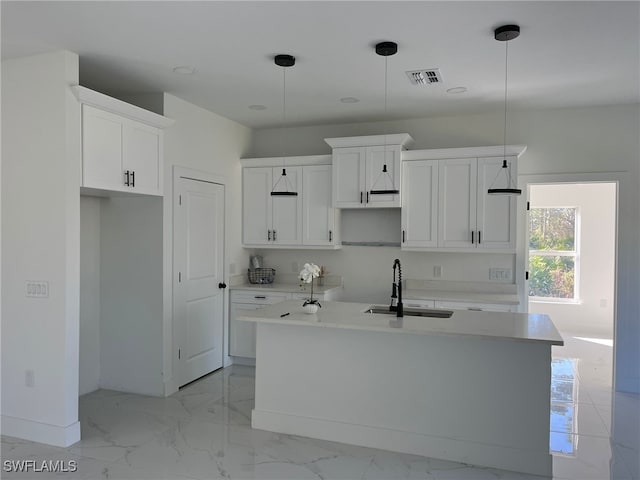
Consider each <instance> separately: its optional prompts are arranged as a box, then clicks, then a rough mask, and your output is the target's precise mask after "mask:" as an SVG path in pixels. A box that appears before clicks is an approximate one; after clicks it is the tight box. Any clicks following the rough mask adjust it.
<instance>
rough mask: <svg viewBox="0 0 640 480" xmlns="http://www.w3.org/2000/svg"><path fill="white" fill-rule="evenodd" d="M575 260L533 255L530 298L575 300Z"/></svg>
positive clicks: (530, 268) (530, 269)
mask: <svg viewBox="0 0 640 480" xmlns="http://www.w3.org/2000/svg"><path fill="white" fill-rule="evenodd" d="M574 292H575V258H574V257H560V256H542V255H531V256H530V257H529V296H533V297H549V298H574V296H575V295H574Z"/></svg>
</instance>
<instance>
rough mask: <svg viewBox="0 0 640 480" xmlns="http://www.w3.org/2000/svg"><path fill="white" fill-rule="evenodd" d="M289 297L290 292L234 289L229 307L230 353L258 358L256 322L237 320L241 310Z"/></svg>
mask: <svg viewBox="0 0 640 480" xmlns="http://www.w3.org/2000/svg"><path fill="white" fill-rule="evenodd" d="M288 298H289V294H288V293H268V294H263V293H260V292H255V291H250V290H235V291H232V292H231V302H230V307H229V354H230V355H232V356H234V357H247V358H256V324H255V323H252V322H241V321H237V320H236V316H237V315H238V311H239V310H256V309H258V308H260V307H262V306H264V305H271V304H273V303H278V302H282V301H283V300H287V299H288Z"/></svg>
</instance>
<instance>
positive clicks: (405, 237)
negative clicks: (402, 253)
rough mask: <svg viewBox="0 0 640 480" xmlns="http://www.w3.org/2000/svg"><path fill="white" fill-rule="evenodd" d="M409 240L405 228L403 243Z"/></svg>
mask: <svg viewBox="0 0 640 480" xmlns="http://www.w3.org/2000/svg"><path fill="white" fill-rule="evenodd" d="M406 241H407V232H405V231H404V230H402V243H404V242H406Z"/></svg>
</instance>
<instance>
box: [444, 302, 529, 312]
mask: <svg viewBox="0 0 640 480" xmlns="http://www.w3.org/2000/svg"><path fill="white" fill-rule="evenodd" d="M434 303H435V308H446V309H451V310H473V311H478V312H517V311H518V306H517V305H505V304H502V303H473V302H450V301H448V300H435V302H434Z"/></svg>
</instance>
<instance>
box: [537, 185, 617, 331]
mask: <svg viewBox="0 0 640 480" xmlns="http://www.w3.org/2000/svg"><path fill="white" fill-rule="evenodd" d="M529 188H530V194H529V200H530V202H531V207H532V208H536V207H541V208H544V207H547V208H551V207H563V206H564V207H577V208H578V216H579V222H578V224H579V233H578V238H579V244H578V248H579V250H578V253H579V269H578V273H579V274H578V276H577V284H578V285H579V289H578V292H579V300H580V303H577V304H567V303H548V302H536V301H533V300H530V301H529V311H530V312H533V313H546V314H549V315H550V316H551V318H553V322H554V323H555V324H556V326H557V327H558V328H559V329H560V330H561V331H564V332H573V333H579V334H582V335H596V336H601V337H602V338H612V336H613V305H614V288H613V287H614V278H615V226H616V225H615V222H616V215H615V209H616V186H615V184H613V183H602V184H598V183H595V184H567V185H531V186H530V187H529Z"/></svg>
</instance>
